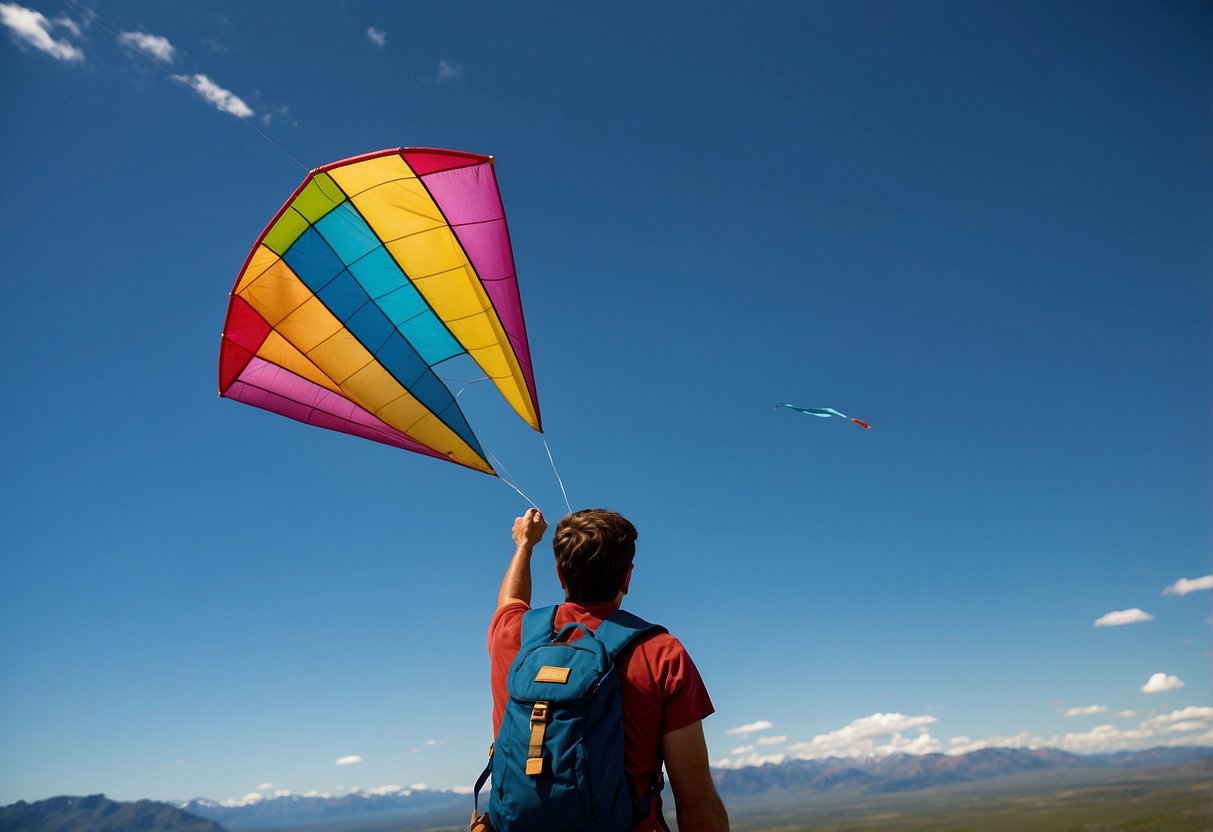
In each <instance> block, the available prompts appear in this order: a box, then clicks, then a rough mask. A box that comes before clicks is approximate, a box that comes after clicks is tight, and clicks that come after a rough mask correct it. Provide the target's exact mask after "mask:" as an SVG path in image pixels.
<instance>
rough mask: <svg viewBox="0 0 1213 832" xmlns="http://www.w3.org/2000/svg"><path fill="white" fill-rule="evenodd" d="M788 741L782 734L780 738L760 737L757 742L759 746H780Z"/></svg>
mask: <svg viewBox="0 0 1213 832" xmlns="http://www.w3.org/2000/svg"><path fill="white" fill-rule="evenodd" d="M787 741H788V738H787V737H785V736H783V735H782V734H781V735H780V736H778V737H759V738H758V740H757V742H758V744H759V745H779V744H781V743H785V742H787Z"/></svg>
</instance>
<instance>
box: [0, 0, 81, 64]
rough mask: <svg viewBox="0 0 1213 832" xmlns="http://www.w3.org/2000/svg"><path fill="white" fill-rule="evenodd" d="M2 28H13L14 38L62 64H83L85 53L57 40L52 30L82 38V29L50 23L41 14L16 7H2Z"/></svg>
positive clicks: (64, 21)
mask: <svg viewBox="0 0 1213 832" xmlns="http://www.w3.org/2000/svg"><path fill="white" fill-rule="evenodd" d="M0 24H3V25H5V26H7V27H8V28H9V31H10V32H12V34H13V37H14V38H15V39H16V40H17V41H18V42H19V43H24V44H25V45H26V46H32V47H34V48H35V49H37V50H38V51H39V52H45V53H46V54H47V55H50V56H51V57H52V58H54V59H55V60H59V61H83V60H84V52H83V51H81V50H80V49H78V48H77V47H75V46H73V45H72V44H70V43H68V42H67V41H65V40H56V39H55V38H54V36H53V35H52V34H51V28H52V27H55V26H58V27H60V28H63V29H67V30H68V31H69V32H71V33H72V34H73V35H75V36H77V37H79V36H80V34H81V32H80V27H79V26H78V25H76V23H75V22H73V21H71V20H69V19H67V18H61V19H59V20H55V21H53V22H52V21H50V20H47V19H46V17H45V16H44V15H43V14H42V13H41V12H36V11H34V10H33V9H27V8H25V6H18V5H17V4H16V3H0Z"/></svg>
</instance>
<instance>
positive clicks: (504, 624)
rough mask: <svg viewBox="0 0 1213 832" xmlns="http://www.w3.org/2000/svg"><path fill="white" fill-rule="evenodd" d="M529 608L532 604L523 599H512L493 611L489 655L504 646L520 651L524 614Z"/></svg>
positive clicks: (490, 624)
mask: <svg viewBox="0 0 1213 832" xmlns="http://www.w3.org/2000/svg"><path fill="white" fill-rule="evenodd" d="M529 609H530V606H529V605H527V604H526V603H524V602H522V601H511V602H510V603H508V604H506V605H505V606H504V607H502V608H501V609H499V610H497V612H495V613H493V619H492V620H491V621H490V622H489V640H488V647H489V655H492V654H493V653H494V652H495V651H497V650H500V649H502V648H504V649H507V650H508V649H510V648H512V649H513V650H514V652H517V651H518V647H519V645H520V644H521V643H522V616H523V615H525V614H526V612H527V610H529ZM512 660H513V657H512V656H511V661H512Z"/></svg>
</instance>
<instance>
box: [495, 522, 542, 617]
mask: <svg viewBox="0 0 1213 832" xmlns="http://www.w3.org/2000/svg"><path fill="white" fill-rule="evenodd" d="M547 529H548V524H547V522H546V521H545V520H544V519H543V514H542V513H541V512H540V511H539V509H537V508H532V509H527V513H526V514H524V515H522V516H521V517H519V518H517V519H516V520H514V531H513V535H514V557H513V558H511V559H510V565H509V567H508V568H507V569H506V570H505V577H504V578H502V579H501V589H499V590H498V591H497V609H501V608H502V607H504V606H505V605H506V604H509V603H512V602H514V601H521V602H522V603H524V604H526V605H528V606H529V605H530V603H531V552H533V551H534V550H535V544H536V543H538V542H539V541H540V540H542V539H543V533H544V532H546V531H547Z"/></svg>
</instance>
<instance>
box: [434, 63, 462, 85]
mask: <svg viewBox="0 0 1213 832" xmlns="http://www.w3.org/2000/svg"><path fill="white" fill-rule="evenodd" d="M462 77H463V64H461V63H457V62H455V61H448V60H447V59H446V58H443V59H442V60H441V61H439V62H438V80H439V81H452V80H454V79H456V78H462Z"/></svg>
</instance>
